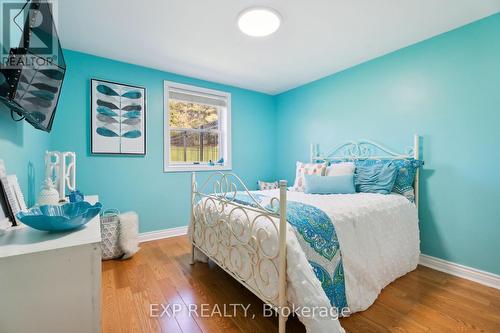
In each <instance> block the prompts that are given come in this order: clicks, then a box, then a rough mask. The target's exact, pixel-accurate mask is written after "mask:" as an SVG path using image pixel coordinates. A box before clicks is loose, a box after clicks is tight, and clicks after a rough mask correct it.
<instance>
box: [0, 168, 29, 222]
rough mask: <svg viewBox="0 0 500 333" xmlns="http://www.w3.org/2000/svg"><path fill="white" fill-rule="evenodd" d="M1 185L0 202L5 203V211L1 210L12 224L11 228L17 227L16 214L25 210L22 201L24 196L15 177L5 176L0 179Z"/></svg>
mask: <svg viewBox="0 0 500 333" xmlns="http://www.w3.org/2000/svg"><path fill="white" fill-rule="evenodd" d="M0 184H1V195H0V196H1V198H0V201H2V202H5V203H6V204H5V206H6V209H4V208H3V205H4V204H3V203H2V210H3V211H4V212H6V213H7V214H6V215H7V216H8V217H9V220H10V221H11V222H12V225H13V226H17V225H18V223H17V220H16V214H17V213H19V212H20V211H23V210H27V209H28V207H27V206H26V202H25V201H24V195H23V193H22V191H21V187H20V186H19V182H18V180H17V177H16V175H7V176H3V177H1V178H0Z"/></svg>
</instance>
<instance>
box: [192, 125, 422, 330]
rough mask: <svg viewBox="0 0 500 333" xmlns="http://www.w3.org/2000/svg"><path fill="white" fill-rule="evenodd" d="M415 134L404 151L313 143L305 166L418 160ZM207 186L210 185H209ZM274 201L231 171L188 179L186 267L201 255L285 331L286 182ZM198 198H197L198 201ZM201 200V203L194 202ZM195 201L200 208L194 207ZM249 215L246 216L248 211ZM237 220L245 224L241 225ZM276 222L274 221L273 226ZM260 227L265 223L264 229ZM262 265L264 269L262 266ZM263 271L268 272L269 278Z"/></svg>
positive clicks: (371, 144) (355, 144) (373, 145)
mask: <svg viewBox="0 0 500 333" xmlns="http://www.w3.org/2000/svg"><path fill="white" fill-rule="evenodd" d="M419 139H420V138H419V136H418V135H416V134H415V136H414V140H413V146H412V147H409V148H407V149H406V152H404V153H397V152H394V151H392V150H390V149H388V148H386V147H384V146H382V145H379V144H377V143H375V142H373V141H369V140H359V141H350V142H347V143H344V144H342V145H340V146H338V147H336V148H335V149H333V150H332V151H331V152H330V153H328V154H326V155H322V153H321V151H320V147H319V145H317V144H312V145H311V155H310V160H311V162H321V161H327V162H328V161H333V160H350V161H354V160H361V159H394V160H398V159H408V158H415V159H417V160H418V159H419V157H420V154H419V150H420V145H419ZM209 185H212V186H211V187H209ZM414 188H415V205H416V206H417V209H418V194H419V171H418V170H417V174H416V176H415V184H414ZM238 191H241V192H243V193H246V194H247V195H248V196H249V197H250V198H251V201H252V203H253V205H252V206H248V205H243V204H241V203H239V202H238V200H236V199H237V198H236V193H237V192H238ZM279 191H280V195H279V198H272V199H271V202H270V207H263V206H262V205H261V203H259V201H258V200H256V198H255V197H254V196H253V195H252V193H250V191H249V190H248V188H247V187H246V186H245V184H244V183H243V181H242V180H241V179H240V178H239V177H238V176H237V175H235V174H233V173H222V172H217V173H213V174H211V175H210V176H209V177H208V179H207V180H206V181H205V182H204V183H203V185H202V186H200V187H198V184H197V182H196V175H195V173H194V172H193V173H192V177H191V221H190V235H191V239H190V241H191V244H192V254H191V264H194V262H195V248H197V249H198V250H200V251H201V252H202V253H204V254H205V255H206V256H207V257H208V258H210V259H211V260H212V261H214V262H215V263H216V264H217V265H219V266H220V267H221V268H222V269H224V270H225V271H226V272H227V273H228V274H230V275H231V276H232V277H234V278H235V279H236V280H237V281H238V282H240V283H241V284H243V285H244V286H245V287H246V288H248V289H249V290H250V291H251V292H253V293H254V294H255V295H256V296H257V297H259V298H260V299H261V300H262V301H263V302H264V303H266V304H269V305H271V306H273V307H275V309H276V312H277V314H278V317H279V333H285V328H286V321H287V319H288V317H287V315H286V314H287V311H283V309H285V308H286V307H287V305H288V302H287V294H286V288H287V275H286V269H287V266H286V265H287V262H286V227H287V221H286V191H287V182H286V181H285V180H281V181H279ZM202 199H203V200H202ZM200 200H202V201H200ZM198 203H201V205H198ZM250 211H251V212H253V214H251V215H253V217H250V216H249V214H248V212H250ZM242 216H243V217H244V219H245V221H242V220H241V219H242ZM277 221H279V223H277ZM262 223H265V224H266V227H265V228H264V227H263V225H262ZM270 240H272V241H276V240H278V242H279V245H278V247H277V248H276V251H274V252H273V253H266V251H265V250H264V248H263V246H262V244H263V243H264V242H266V241H267V242H269V241H270ZM243 256H246V257H247V258H249V259H250V261H249V262H251V263H252V265H251V267H250V269H249V272H246V273H245V274H243V273H242V267H240V266H241V265H242V262H243V261H242V260H243ZM265 266H267V270H266V269H264V267H265ZM269 267H272V271H274V274H273V275H272V276H271V275H270V273H269ZM273 277H277V278H278V285H279V288H278V290H274V291H272V292H269V290H267V289H266V287H269V286H270V284H271V281H272V279H273Z"/></svg>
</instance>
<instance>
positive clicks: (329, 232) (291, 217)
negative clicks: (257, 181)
mask: <svg viewBox="0 0 500 333" xmlns="http://www.w3.org/2000/svg"><path fill="white" fill-rule="evenodd" d="M252 195H253V197H254V198H255V199H256V200H257V201H258V202H259V204H265V202H266V201H269V199H270V198H269V197H267V196H264V195H261V194H252ZM266 199H268V200H266ZM234 201H236V202H238V203H240V204H243V205H247V206H253V207H255V203H254V201H253V200H252V198H250V196H249V195H248V194H245V193H238V194H237V195H236V197H235V200H234ZM269 207H270V206H267V207H266V208H269ZM286 217H287V221H288V223H290V224H291V225H292V226H293V228H294V229H295V231H296V235H297V239H298V240H299V243H300V246H301V247H302V250H303V251H304V253H305V254H306V258H307V260H308V261H309V264H310V265H311V267H312V269H313V271H314V273H315V274H316V277H317V278H318V280H319V281H320V282H321V286H322V288H323V290H324V292H325V294H326V296H327V297H328V299H329V300H330V304H331V305H332V306H333V307H336V308H337V309H339V311H340V310H341V309H343V308H347V306H348V305H347V299H346V296H345V280H344V269H343V265H342V256H341V253H340V245H339V241H338V238H337V233H336V232H335V226H334V225H333V223H332V221H331V219H330V218H329V217H328V215H327V214H326V213H325V212H323V211H322V210H321V209H319V208H317V207H314V206H311V205H308V204H304V203H301V202H296V201H287V206H286Z"/></svg>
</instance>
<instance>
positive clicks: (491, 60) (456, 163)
mask: <svg viewBox="0 0 500 333" xmlns="http://www.w3.org/2000/svg"><path fill="white" fill-rule="evenodd" d="M276 103H277V104H276V106H277V113H278V119H279V122H278V132H277V136H276V137H277V138H278V143H277V171H279V172H278V173H277V176H281V177H285V178H287V179H288V180H290V181H291V180H293V174H294V165H295V161H296V160H307V159H308V156H309V155H308V154H309V144H310V143H312V142H314V143H319V142H321V143H331V144H332V145H334V144H336V143H339V142H342V141H344V140H348V139H359V138H369V139H373V140H375V141H378V142H381V143H385V144H387V145H389V146H390V147H393V148H395V149H402V148H404V147H405V146H407V145H411V144H412V135H413V133H419V134H420V135H421V136H422V137H423V158H424V160H425V163H426V164H425V167H424V169H423V174H422V180H423V183H422V187H421V188H422V193H421V211H420V219H421V223H420V228H421V248H422V252H423V253H425V254H429V255H432V256H435V257H439V258H443V259H445V260H450V261H453V262H457V263H460V264H465V265H467V266H471V267H475V268H479V269H483V270H486V271H489V272H493V273H497V274H499V273H500V260H499V259H498V254H499V253H500V241H499V239H500V177H498V176H496V173H497V171H496V170H497V168H498V166H499V165H500V150H499V148H498V143H499V142H500V14H497V15H494V16H491V17H488V18H486V19H483V20H480V21H478V22H475V23H473V24H470V25H467V26H465V27H462V28H460V29H457V30H454V31H451V32H449V33H446V34H443V35H440V36H437V37H435V38H432V39H430V40H427V41H424V42H422V43H419V44H416V45H413V46H411V47H408V48H405V49H402V50H399V51H397V52H394V53H392V54H389V55H386V56H384V57H381V58H378V59H375V60H373V61H370V62H367V63H364V64H362V65H359V66H356V67H354V68H351V69H349V70H346V71H343V72H341V73H338V74H335V75H332V76H329V77H326V78H323V79H321V80H319V81H315V82H313V83H310V84H307V85H305V86H302V87H299V88H297V89H294V90H291V91H288V92H286V93H283V94H281V95H279V96H277V98H276ZM327 148H328V147H327Z"/></svg>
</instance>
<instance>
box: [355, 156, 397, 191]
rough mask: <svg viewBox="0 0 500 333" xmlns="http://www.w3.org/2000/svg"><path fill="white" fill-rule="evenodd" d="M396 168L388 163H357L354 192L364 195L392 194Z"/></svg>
mask: <svg viewBox="0 0 500 333" xmlns="http://www.w3.org/2000/svg"><path fill="white" fill-rule="evenodd" d="M397 175H398V168H397V166H396V164H394V163H392V162H389V163H383V162H381V161H380V162H379V163H367V164H366V165H365V164H362V163H357V164H356V172H355V178H354V183H355V185H356V191H358V192H366V193H381V194H389V193H391V192H392V189H393V187H394V183H395V182H396V177H397Z"/></svg>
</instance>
